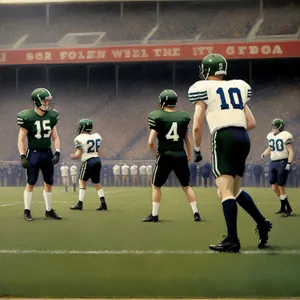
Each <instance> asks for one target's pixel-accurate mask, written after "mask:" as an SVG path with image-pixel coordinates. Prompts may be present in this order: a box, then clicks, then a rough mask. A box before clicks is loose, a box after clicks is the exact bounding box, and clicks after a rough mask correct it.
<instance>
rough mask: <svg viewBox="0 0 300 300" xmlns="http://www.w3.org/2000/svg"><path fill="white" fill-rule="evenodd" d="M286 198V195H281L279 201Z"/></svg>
mask: <svg viewBox="0 0 300 300" xmlns="http://www.w3.org/2000/svg"><path fill="white" fill-rule="evenodd" d="M286 198H287V195H286V194H284V195H280V196H279V199H280V200H281V201H283V200H286Z"/></svg>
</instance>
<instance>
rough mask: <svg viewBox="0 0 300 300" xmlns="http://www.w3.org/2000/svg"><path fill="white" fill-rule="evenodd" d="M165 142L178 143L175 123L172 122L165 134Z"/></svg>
mask: <svg viewBox="0 0 300 300" xmlns="http://www.w3.org/2000/svg"><path fill="white" fill-rule="evenodd" d="M166 139H167V140H172V141H173V142H178V140H179V135H178V133H177V122H173V123H172V126H171V128H170V130H169V132H168V133H167V134H166Z"/></svg>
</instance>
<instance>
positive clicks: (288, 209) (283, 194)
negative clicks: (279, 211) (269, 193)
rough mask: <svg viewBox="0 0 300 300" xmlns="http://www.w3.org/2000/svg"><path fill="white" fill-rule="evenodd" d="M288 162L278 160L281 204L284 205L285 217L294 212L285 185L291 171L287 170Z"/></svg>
mask: <svg viewBox="0 0 300 300" xmlns="http://www.w3.org/2000/svg"><path fill="white" fill-rule="evenodd" d="M286 164H287V162H284V161H280V162H278V167H277V168H278V177H277V183H278V190H279V194H280V196H279V198H280V202H281V205H284V211H285V213H284V215H283V217H289V216H290V215H291V213H292V208H291V205H290V203H289V201H288V197H287V194H286V191H285V185H286V182H287V179H288V174H289V172H288V171H286V170H285V166H286Z"/></svg>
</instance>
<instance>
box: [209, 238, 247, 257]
mask: <svg viewBox="0 0 300 300" xmlns="http://www.w3.org/2000/svg"><path fill="white" fill-rule="evenodd" d="M209 249H210V250H212V251H217V252H232V253H238V252H240V249H241V245H240V241H239V240H237V241H234V242H231V241H228V238H227V237H225V239H224V240H223V241H222V242H221V243H220V244H218V245H209Z"/></svg>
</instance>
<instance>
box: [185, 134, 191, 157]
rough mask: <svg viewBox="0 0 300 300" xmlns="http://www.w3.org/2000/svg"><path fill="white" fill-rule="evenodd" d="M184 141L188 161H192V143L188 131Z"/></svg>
mask: <svg viewBox="0 0 300 300" xmlns="http://www.w3.org/2000/svg"><path fill="white" fill-rule="evenodd" d="M184 141H185V146H186V151H187V159H188V161H190V160H191V159H192V141H191V137H190V135H189V133H188V131H187V132H186V134H185V137H184Z"/></svg>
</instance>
